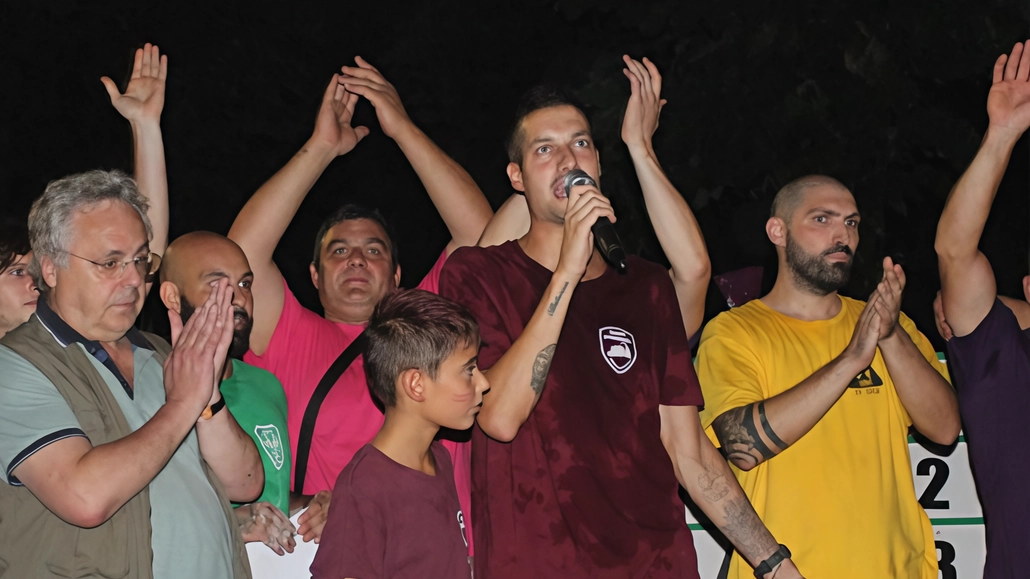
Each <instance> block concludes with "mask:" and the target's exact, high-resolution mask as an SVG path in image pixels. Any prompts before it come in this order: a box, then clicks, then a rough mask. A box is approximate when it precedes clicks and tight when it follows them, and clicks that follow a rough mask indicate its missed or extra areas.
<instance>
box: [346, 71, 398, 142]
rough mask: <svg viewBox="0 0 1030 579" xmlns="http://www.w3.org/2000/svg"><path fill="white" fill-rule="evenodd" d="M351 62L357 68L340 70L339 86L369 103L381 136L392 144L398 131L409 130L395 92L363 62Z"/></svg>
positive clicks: (390, 85) (381, 76)
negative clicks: (377, 121) (341, 71)
mask: <svg viewBox="0 0 1030 579" xmlns="http://www.w3.org/2000/svg"><path fill="white" fill-rule="evenodd" d="M354 62H355V63H356V64H357V66H345V67H343V69H342V70H343V78H342V80H341V81H340V82H341V83H343V86H344V87H346V89H347V90H348V91H350V92H352V93H355V94H359V95H361V96H363V97H365V98H366V99H368V102H370V103H372V106H373V107H375V109H376V117H378V118H379V125H380V126H381V127H382V128H383V132H384V133H386V136H388V137H390V138H391V139H395V140H396V139H397V136H398V135H400V134H401V132H402V131H404V130H405V129H407V128H410V127H411V126H412V123H411V119H410V118H408V113H407V112H405V110H404V105H403V104H401V97H400V95H398V94H397V89H395V88H394V87H393V85H392V84H390V83H389V82H387V81H386V79H385V78H383V75H382V74H381V73H380V72H379V70H378V69H376V67H374V66H372V65H371V64H369V63H368V61H366V60H365V59H364V58H361V57H360V56H355V57H354Z"/></svg>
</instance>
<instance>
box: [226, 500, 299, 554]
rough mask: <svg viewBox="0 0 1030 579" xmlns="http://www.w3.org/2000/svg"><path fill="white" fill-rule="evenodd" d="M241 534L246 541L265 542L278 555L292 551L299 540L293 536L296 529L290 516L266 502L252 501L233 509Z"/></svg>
mask: <svg viewBox="0 0 1030 579" xmlns="http://www.w3.org/2000/svg"><path fill="white" fill-rule="evenodd" d="M233 510H234V512H235V514H236V522H237V523H239V525H240V535H242V536H243V542H245V543H264V544H265V545H266V546H267V547H268V548H269V549H271V550H272V551H274V552H275V554H276V555H280V556H282V555H283V554H284V552H285V553H292V552H293V549H294V547H296V546H297V541H296V540H295V539H294V538H293V533H294V532H295V531H296V529H295V528H294V527H293V523H291V522H290V519H289V517H287V516H286V515H284V514H283V512H282V511H280V510H279V509H278V508H277V507H276V506H275V505H273V504H271V503H266V502H260V503H251V504H249V505H243V506H241V507H236V508H235V509H233Z"/></svg>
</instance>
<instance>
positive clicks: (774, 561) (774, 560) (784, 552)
mask: <svg viewBox="0 0 1030 579" xmlns="http://www.w3.org/2000/svg"><path fill="white" fill-rule="evenodd" d="M784 559H790V549H788V548H787V546H786V545H782V544H781V545H780V548H779V549H776V552H775V553H773V554H772V555H769V558H768V559H766V560H765V561H762V562H761V563H759V564H758V566H757V567H755V577H758V579H762V578H763V577H765V575H766V574H767V573H769V572H771V571H772V570H773V567H775V566H777V565H779V564H780V562H781V561H783V560H784Z"/></svg>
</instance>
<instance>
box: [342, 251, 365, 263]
mask: <svg viewBox="0 0 1030 579" xmlns="http://www.w3.org/2000/svg"><path fill="white" fill-rule="evenodd" d="M347 265H348V266H350V267H367V266H368V262H366V261H365V252H363V251H352V252H351V253H350V256H349V257H347Z"/></svg>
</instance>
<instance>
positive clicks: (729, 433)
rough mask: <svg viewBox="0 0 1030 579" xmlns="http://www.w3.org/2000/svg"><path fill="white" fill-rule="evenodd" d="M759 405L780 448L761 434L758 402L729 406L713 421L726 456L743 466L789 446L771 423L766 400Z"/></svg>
mask: <svg viewBox="0 0 1030 579" xmlns="http://www.w3.org/2000/svg"><path fill="white" fill-rule="evenodd" d="M757 406H758V408H757V410H758V421H759V422H760V423H761V424H762V429H763V430H764V431H765V434H766V436H768V437H769V440H770V441H771V442H772V443H773V444H775V445H776V446H777V447H778V450H776V451H774V450H772V449H771V448H769V446H768V445H766V444H765V441H764V440H762V437H761V436H760V435H759V434H758V428H757V427H756V426H755V416H754V414H755V404H748V405H747V406H742V407H740V408H734V409H733V410H729V411H727V412H725V413H723V414H722V415H721V416H719V417H718V418H716V419H715V422H713V423H712V426H713V427H714V429H715V434H716V436H718V437H719V442H720V443H722V448H723V451H724V452H725V453H726V458H727V459H729V460H730V461H731V462H732V463H733V464H735V465H737V466H739V467H744V466H755V465H756V464H758V463H760V462H762V461H763V460H769V459H770V458H772V457H774V456H776V454H777V453H778V452H782V451H783V449H785V448H786V447H787V445H786V444H784V443H783V441H782V440H780V437H779V436H777V435H776V433H775V432H774V431H773V429H772V426H770V425H769V419H768V418H766V416H765V403H764V402H760V403H758V405H757Z"/></svg>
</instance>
